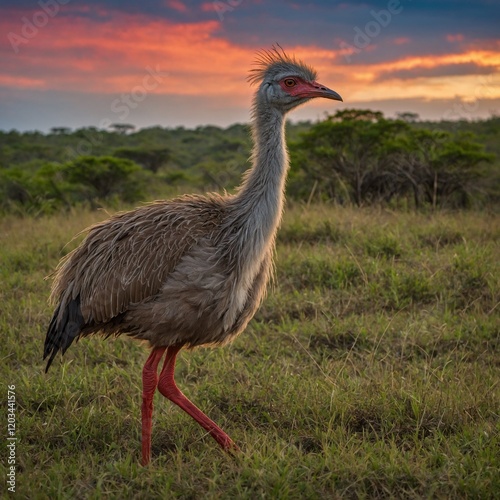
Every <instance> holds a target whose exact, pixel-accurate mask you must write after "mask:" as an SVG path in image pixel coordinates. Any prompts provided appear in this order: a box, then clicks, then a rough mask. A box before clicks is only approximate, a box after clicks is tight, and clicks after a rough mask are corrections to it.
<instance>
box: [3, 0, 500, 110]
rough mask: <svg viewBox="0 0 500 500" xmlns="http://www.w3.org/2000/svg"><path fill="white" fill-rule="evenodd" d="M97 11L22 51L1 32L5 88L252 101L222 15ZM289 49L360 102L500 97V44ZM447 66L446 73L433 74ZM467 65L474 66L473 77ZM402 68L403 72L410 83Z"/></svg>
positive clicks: (68, 20)
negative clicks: (391, 55)
mask: <svg viewBox="0 0 500 500" xmlns="http://www.w3.org/2000/svg"><path fill="white" fill-rule="evenodd" d="M166 5H168V6H170V7H171V8H175V9H177V10H179V9H184V8H185V4H184V3H182V2H180V1H179V0H166ZM205 5H212V4H210V3H209V2H207V4H205ZM95 12H96V11H93V13H94V14H95ZM97 14H98V16H99V17H98V18H97V19H91V18H90V17H84V16H81V17H69V16H68V15H66V16H55V17H54V18H52V19H50V21H49V23H50V24H47V26H45V27H41V28H40V29H39V30H38V32H37V34H36V35H35V36H33V37H32V38H30V39H29V40H27V42H26V43H23V44H22V45H20V46H19V51H18V53H17V54H16V53H15V52H14V51H13V49H12V46H11V44H10V42H9V40H8V38H6V37H2V39H0V57H1V58H2V65H1V66H0V85H2V86H5V87H12V88H36V89H47V90H49V89H50V90H56V91H80V92H95V93H109V94H117V93H131V92H133V91H135V92H136V93H140V92H144V91H147V92H151V93H158V94H170V95H188V96H196V95H203V96H206V98H207V99H210V98H211V97H213V96H219V97H220V96H225V97H224V98H225V99H226V100H227V103H228V105H229V104H231V105H234V104H239V105H241V104H244V105H247V104H248V100H249V98H250V95H251V93H252V90H251V89H250V88H249V86H248V84H247V83H246V81H245V78H246V75H247V72H248V69H249V68H250V66H251V62H252V61H253V59H254V57H255V54H254V53H255V50H254V48H251V47H245V46H239V45H235V44H234V43H231V42H229V41H228V40H226V39H225V38H224V37H223V35H222V32H221V29H220V28H221V26H220V23H219V22H218V21H217V20H215V19H214V20H211V21H204V22H197V23H174V22H171V21H167V20H164V19H151V18H149V17H145V16H140V15H135V16H132V15H127V14H119V13H116V12H113V13H109V12H106V11H99V12H98V13H97ZM111 14H112V15H111ZM23 15H25V14H23V13H22V12H18V13H14V14H11V15H10V16H7V17H5V18H3V19H1V20H0V30H1V32H2V33H7V34H9V33H11V32H14V33H19V32H20V27H21V25H20V20H21V18H22V16H23ZM450 36H453V37H457V36H459V35H450ZM408 42H409V40H408V39H407V38H399V39H395V40H394V43H396V44H404V43H408ZM286 49H287V52H289V53H291V54H294V55H295V56H296V57H297V58H299V59H303V60H305V61H306V62H307V63H308V64H311V65H312V66H314V67H315V68H316V69H317V70H318V72H319V75H320V78H319V80H320V82H322V83H324V84H325V85H327V86H330V87H331V88H334V89H335V90H337V91H338V92H339V93H340V94H341V95H342V97H343V98H344V100H345V102H346V103H353V105H355V102H356V101H370V100H372V101H374V100H377V99H388V98H414V97H432V98H450V97H453V96H458V97H462V98H469V97H470V96H471V95H475V92H476V90H477V88H478V86H480V87H481V85H482V86H483V87H482V88H487V90H488V95H489V96H490V97H500V82H499V78H498V77H499V68H500V54H499V51H498V50H497V49H498V46H495V44H492V45H490V46H489V47H487V48H484V47H480V46H476V47H473V46H469V47H463V49H462V50H463V52H461V53H454V54H442V55H424V56H407V57H401V58H399V59H396V60H393V61H388V62H377V63H363V64H356V63H350V62H349V60H348V59H346V58H344V56H343V54H342V51H341V50H340V49H338V50H334V49H329V48H324V47H317V46H295V47H292V46H287V47H286ZM454 65H455V66H456V67H457V68H461V72H460V74H449V73H450V72H448V74H447V75H445V74H444V72H445V71H444V70H445V69H446V68H453V66H454ZM441 66H442V67H443V71H441V72H440V71H430V70H431V69H432V68H438V67H441ZM475 67H476V68H480V71H478V72H479V73H480V72H481V68H483V70H484V71H482V72H483V73H485V72H486V70H487V71H488V73H491V74H489V75H487V76H488V80H487V84H483V83H481V82H480V81H479V80H478V78H479V77H478V75H477V74H473V73H474V71H473V70H474V68H475ZM419 68H422V71H419ZM467 68H471V74H468V73H467V71H466V70H467ZM495 68H496V70H495ZM423 69H425V70H426V71H424V70H423ZM398 72H399V73H398ZM478 72H476V73H478ZM154 75H156V79H155V77H154ZM384 75H385V76H384ZM398 75H399V76H400V77H401V76H404V77H405V78H404V84H403V79H402V78H398ZM382 77H383V78H382ZM483 78H486V77H485V76H483ZM478 82H479V83H478ZM485 85H486V87H485ZM319 105H320V104H319V103H318V104H317V106H319Z"/></svg>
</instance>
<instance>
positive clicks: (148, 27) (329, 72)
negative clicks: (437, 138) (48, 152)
mask: <svg viewBox="0 0 500 500" xmlns="http://www.w3.org/2000/svg"><path fill="white" fill-rule="evenodd" d="M0 32H1V41H0V129H3V130H10V129H13V128H15V129H18V130H34V129H37V130H42V131H48V130H49V129H50V128H51V127H55V126H68V127H71V128H78V127H83V126H96V127H100V128H105V127H106V126H107V125H108V124H109V123H131V124H134V125H135V126H137V127H148V126H154V125H161V126H169V127H175V126H178V125H183V126H188V127H193V126H197V125H205V124H215V125H221V126H227V125H229V124H232V123H235V122H247V121H248V119H249V112H248V107H249V104H250V100H251V95H252V92H253V89H252V87H251V86H250V85H249V84H248V82H247V81H246V77H247V74H248V70H249V69H250V68H251V65H252V61H253V59H254V57H255V52H256V51H257V50H259V49H262V48H269V47H271V45H272V44H273V43H276V42H277V43H279V44H280V45H281V46H282V47H284V48H285V50H286V51H287V52H288V53H290V54H294V55H295V56H296V57H298V58H300V59H303V60H304V61H306V62H307V63H309V64H311V65H312V66H314V67H315V68H316V69H317V70H318V73H319V78H318V80H319V81H320V82H321V83H323V84H324V85H327V86H329V87H330V88H332V89H334V90H336V91H337V92H338V93H340V94H341V95H342V97H343V98H344V103H343V104H341V103H336V102H333V101H326V100H323V101H322V100H318V101H317V102H314V103H313V104H309V105H308V106H305V107H303V108H299V109H298V110H297V111H295V112H294V113H293V114H292V115H291V118H292V119H293V120H301V119H312V120H316V119H319V118H321V117H323V116H324V113H325V112H330V113H333V112H335V111H336V110H337V109H340V108H342V107H349V108H351V107H363V108H371V109H376V110H381V111H383V112H384V113H385V114H386V115H387V116H394V115H395V114H396V112H398V111H399V112H403V111H411V112H416V113H418V114H419V115H420V116H421V117H422V118H424V119H436V120H439V119H442V118H444V119H462V118H465V119H474V118H480V117H488V116H491V115H492V114H497V115H498V114H500V2H498V1H495V0H476V1H475V2H471V1H470V0H437V1H430V0H429V1H418V0H389V1H386V0H384V1H357V0H356V1H345V2H336V1H331V0H313V1H303V2H299V1H295V0H276V1H272V0H221V1H211V0H208V1H203V0H202V1H196V0H187V1H181V0H157V1H153V0H143V1H141V2H138V1H133V0H123V1H118V0H117V1H109V0H108V1H104V0H94V1H86V2H79V1H77V0H39V1H31V0H15V1H13V0H12V1H11V0H4V1H2V3H1V5H0Z"/></svg>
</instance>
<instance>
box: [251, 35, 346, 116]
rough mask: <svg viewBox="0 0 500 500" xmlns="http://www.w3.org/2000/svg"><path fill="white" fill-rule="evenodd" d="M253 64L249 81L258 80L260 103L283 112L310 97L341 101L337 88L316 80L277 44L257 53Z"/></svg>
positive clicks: (312, 73)
mask: <svg viewBox="0 0 500 500" xmlns="http://www.w3.org/2000/svg"><path fill="white" fill-rule="evenodd" d="M255 64H256V67H255V68H254V69H252V70H251V71H250V76H249V78H248V80H249V81H250V83H254V84H259V90H258V92H257V98H258V99H259V101H264V102H260V104H266V105H267V106H269V107H273V108H276V109H278V110H280V111H281V112H283V113H286V112H287V111H290V110H291V109H293V108H295V107H296V106H298V105H300V104H302V103H304V102H307V101H308V100H309V99H312V98H314V97H325V98H326V99H334V100H336V101H342V97H340V95H339V94H337V92H335V91H334V90H331V89H329V88H328V87H325V86H324V85H322V84H320V83H318V82H317V81H316V78H317V75H316V71H314V69H313V68H311V67H310V66H307V65H306V64H304V63H302V62H301V61H297V60H296V59H294V58H291V57H289V56H288V55H286V54H285V52H284V51H283V49H282V48H281V47H280V46H279V45H278V46H277V47H273V48H272V49H271V50H265V51H261V52H259V53H258V56H257V59H256V62H255Z"/></svg>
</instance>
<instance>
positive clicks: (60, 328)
mask: <svg viewBox="0 0 500 500" xmlns="http://www.w3.org/2000/svg"><path fill="white" fill-rule="evenodd" d="M60 310H61V305H59V306H57V309H56V310H55V312H54V316H52V320H51V321H50V324H49V328H48V330H47V336H46V337H45V345H44V349H43V359H45V358H46V357H47V356H50V357H49V360H48V361H47V367H46V368H45V373H47V371H48V370H49V368H50V365H51V364H52V361H53V360H54V358H55V356H56V354H57V353H58V352H59V351H61V354H64V353H65V352H66V351H67V349H68V347H69V346H70V345H71V344H72V342H73V340H75V338H77V337H78V336H79V335H80V333H81V331H82V328H83V326H84V325H85V320H84V319H83V316H82V311H81V309H80V296H78V297H77V298H76V299H73V300H71V301H70V302H68V304H67V305H66V308H65V310H64V311H63V315H62V318H61V320H60V321H58V317H59V314H60Z"/></svg>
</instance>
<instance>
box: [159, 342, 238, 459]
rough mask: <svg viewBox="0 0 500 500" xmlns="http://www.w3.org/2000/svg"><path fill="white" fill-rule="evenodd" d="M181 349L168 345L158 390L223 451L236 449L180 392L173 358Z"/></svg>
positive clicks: (223, 433) (228, 438) (220, 430)
mask: <svg viewBox="0 0 500 500" xmlns="http://www.w3.org/2000/svg"><path fill="white" fill-rule="evenodd" d="M180 350H181V347H179V346H170V347H169V348H168V349H167V354H166V355H165V363H164V364H163V368H162V370H161V373H160V379H159V381H158V390H159V391H160V392H161V394H163V395H164V396H165V397H166V398H168V399H170V401H172V403H175V404H176V405H177V406H179V407H180V408H182V409H183V410H184V411H185V412H186V413H187V414H188V415H190V416H191V417H193V418H194V419H195V420H196V421H197V422H198V423H199V424H200V425H201V426H202V427H203V428H204V429H205V430H206V431H208V433H209V434H210V435H211V436H212V437H213V438H214V439H215V440H216V441H217V442H218V443H219V444H220V446H222V448H223V449H224V450H225V451H230V450H238V446H236V444H235V443H234V442H233V441H232V439H231V438H230V437H229V436H228V435H227V434H226V433H225V432H224V431H223V430H222V429H221V428H220V427H219V426H218V425H217V424H216V423H215V422H213V421H212V420H210V419H209V418H208V417H207V416H206V415H205V414H204V413H203V412H202V411H201V410H200V409H198V408H197V407H196V406H195V405H194V404H193V403H191V401H189V399H188V398H187V397H186V396H184V394H182V392H181V391H180V390H179V388H178V387H177V385H176V384H175V380H174V371H175V358H176V356H177V353H178V352H179V351H180Z"/></svg>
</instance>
